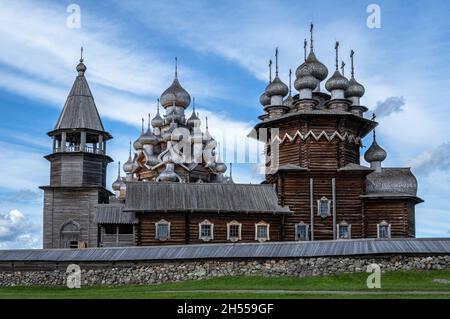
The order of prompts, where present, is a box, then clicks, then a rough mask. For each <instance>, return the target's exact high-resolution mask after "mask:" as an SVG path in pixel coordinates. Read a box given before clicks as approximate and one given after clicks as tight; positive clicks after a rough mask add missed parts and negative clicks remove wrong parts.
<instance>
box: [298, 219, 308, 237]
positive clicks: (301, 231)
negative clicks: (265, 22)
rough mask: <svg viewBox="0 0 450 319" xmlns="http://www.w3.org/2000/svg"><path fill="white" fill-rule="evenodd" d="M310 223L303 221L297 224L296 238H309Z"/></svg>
mask: <svg viewBox="0 0 450 319" xmlns="http://www.w3.org/2000/svg"><path fill="white" fill-rule="evenodd" d="M308 232H309V225H307V224H305V223H303V222H301V223H298V224H295V240H301V241H305V240H309V233H308Z"/></svg>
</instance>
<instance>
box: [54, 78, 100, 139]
mask: <svg viewBox="0 0 450 319" xmlns="http://www.w3.org/2000/svg"><path fill="white" fill-rule="evenodd" d="M61 129H90V130H95V131H102V132H103V131H105V129H104V127H103V124H102V120H101V119H100V115H99V114H98V111H97V107H96V105H95V102H94V97H93V96H92V93H91V90H90V88H89V85H88V83H87V80H86V78H85V76H84V72H79V73H78V76H77V77H76V79H75V82H74V83H73V86H72V89H71V90H70V93H69V96H68V97H67V100H66V103H65V104H64V108H63V110H62V112H61V115H60V116H59V119H58V122H57V123H56V126H55V129H54V130H61Z"/></svg>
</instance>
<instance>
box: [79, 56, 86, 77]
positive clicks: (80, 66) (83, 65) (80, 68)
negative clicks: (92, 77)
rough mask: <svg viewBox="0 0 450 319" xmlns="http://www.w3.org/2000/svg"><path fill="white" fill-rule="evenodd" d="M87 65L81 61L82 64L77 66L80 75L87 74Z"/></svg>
mask: <svg viewBox="0 0 450 319" xmlns="http://www.w3.org/2000/svg"><path fill="white" fill-rule="evenodd" d="M86 69H87V67H86V65H85V64H84V63H83V59H81V60H80V63H79V64H78V65H77V71H78V74H79V75H83V73H84V72H86Z"/></svg>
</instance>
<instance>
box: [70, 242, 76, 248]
mask: <svg viewBox="0 0 450 319" xmlns="http://www.w3.org/2000/svg"><path fill="white" fill-rule="evenodd" d="M69 247H70V248H71V249H77V248H78V242H77V241H71V242H70V246H69Z"/></svg>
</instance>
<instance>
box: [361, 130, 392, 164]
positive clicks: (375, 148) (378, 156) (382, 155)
mask: <svg viewBox="0 0 450 319" xmlns="http://www.w3.org/2000/svg"><path fill="white" fill-rule="evenodd" d="M374 136H375V135H374ZM386 157H387V153H386V151H385V150H384V149H383V148H382V147H381V146H380V145H378V143H377V141H376V140H375V138H374V140H373V142H372V145H370V147H369V149H368V150H367V151H366V153H365V154H364V159H365V160H366V161H367V162H368V163H371V162H382V161H384V160H385V159H386Z"/></svg>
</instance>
